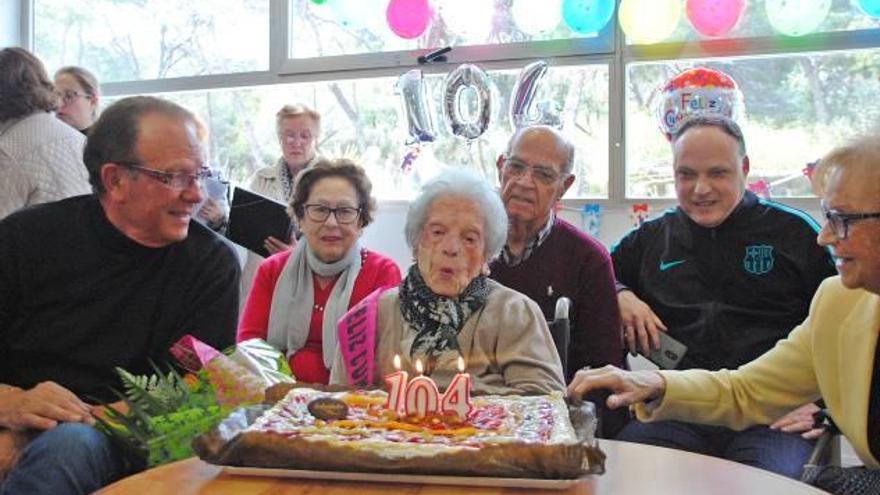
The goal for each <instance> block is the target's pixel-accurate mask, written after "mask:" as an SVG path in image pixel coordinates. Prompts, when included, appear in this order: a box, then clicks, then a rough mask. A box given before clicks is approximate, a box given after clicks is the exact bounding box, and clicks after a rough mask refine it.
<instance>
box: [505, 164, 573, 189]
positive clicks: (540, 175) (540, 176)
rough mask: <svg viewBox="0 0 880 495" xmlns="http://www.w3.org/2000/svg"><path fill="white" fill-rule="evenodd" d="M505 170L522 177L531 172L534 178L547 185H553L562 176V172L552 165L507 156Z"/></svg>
mask: <svg viewBox="0 0 880 495" xmlns="http://www.w3.org/2000/svg"><path fill="white" fill-rule="evenodd" d="M504 170H505V171H507V173H509V174H510V175H512V176H513V177H516V178H520V177H522V176H523V175H525V173H526V172H529V173H531V175H532V179H534V180H536V181H538V182H540V183H542V184H544V185H547V186H550V185H553V184H554V183H555V182H556V181H558V180H559V177H560V174H559V173H558V172H556V171H555V170H553V169H552V168H551V167H546V166H542V165H529V164H527V163H524V162H522V161H520V160H517V159H516V158H506V159H505V160H504Z"/></svg>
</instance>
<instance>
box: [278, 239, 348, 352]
mask: <svg viewBox="0 0 880 495" xmlns="http://www.w3.org/2000/svg"><path fill="white" fill-rule="evenodd" d="M360 271H361V248H360V245H359V244H357V243H355V245H354V246H352V248H351V249H350V250H349V251H348V254H346V256H345V257H343V258H342V259H340V260H339V261H336V262H335V263H324V262H322V261H321V260H319V259H318V257H317V256H315V254H314V252H313V251H312V249H311V248H310V247H309V243H308V242H306V241H305V240H303V241H300V242H299V243H298V244H297V245H296V247H295V248H294V250H293V253H292V254H291V255H290V258H288V259H287V262H286V263H285V264H284V268H282V269H281V274H280V275H279V277H278V281H277V282H276V283H275V291H274V292H273V293H272V306H271V308H270V309H269V328H268V335H267V337H268V338H267V340H268V342H269V344H271V345H272V346H273V347H275V348H276V349H281V350H282V351H286V355H287V357H288V358H290V356H291V355H292V354H293V353H294V352H296V351H298V350H299V349H302V347H303V346H304V345H305V343H306V339H307V338H308V336H309V326H310V324H311V321H312V309H313V308H314V304H315V293H314V287H313V285H312V284H313V282H312V273H313V272H314V273H315V274H317V275H318V276H321V277H332V276H335V275H337V274H340V273H341V275H340V277H339V279H338V280H337V281H336V284H335V285H334V286H333V290H332V291H331V292H330V297H329V298H328V299H327V305H326V306H325V307H324V321H323V324H322V338H323V341H324V342H323V357H324V366H325V367H326V368H327V369H330V368H331V366H332V365H333V359H334V358H335V356H336V346H337V339H336V323H337V322H338V321H339V319H340V318H342V316H343V315H344V314H345V312H346V311H348V303H349V301H350V300H351V291H352V289H353V288H354V281H355V279H357V277H358V274H359V273H360Z"/></svg>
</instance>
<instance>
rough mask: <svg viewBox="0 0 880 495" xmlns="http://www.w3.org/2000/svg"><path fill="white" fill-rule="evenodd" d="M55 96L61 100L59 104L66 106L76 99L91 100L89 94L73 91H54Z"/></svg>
mask: <svg viewBox="0 0 880 495" xmlns="http://www.w3.org/2000/svg"><path fill="white" fill-rule="evenodd" d="M55 96H57V97H58V99H59V100H61V103H63V104H65V105H67V104H68V103H70V102H72V101H73V100H75V99H77V98H91V97H92V94H91V93H84V92H81V91H77V90H75V89H65V90H64V91H55Z"/></svg>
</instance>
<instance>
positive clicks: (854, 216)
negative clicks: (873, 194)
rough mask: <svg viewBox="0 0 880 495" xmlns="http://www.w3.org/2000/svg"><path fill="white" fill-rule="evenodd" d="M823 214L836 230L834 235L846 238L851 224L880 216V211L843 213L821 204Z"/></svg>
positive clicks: (832, 228)
mask: <svg viewBox="0 0 880 495" xmlns="http://www.w3.org/2000/svg"><path fill="white" fill-rule="evenodd" d="M821 208H822V215H823V216H824V217H825V220H827V221H828V225H830V226H831V230H833V231H834V235H835V236H837V238H838V239H841V240H843V239H846V237H847V236H848V235H849V224H851V223H853V222H858V221H859V220H867V219H869V218H880V211H878V212H873V213H843V212H840V211H837V210H832V209H829V208H828V207H826V206H825V204H822V205H821Z"/></svg>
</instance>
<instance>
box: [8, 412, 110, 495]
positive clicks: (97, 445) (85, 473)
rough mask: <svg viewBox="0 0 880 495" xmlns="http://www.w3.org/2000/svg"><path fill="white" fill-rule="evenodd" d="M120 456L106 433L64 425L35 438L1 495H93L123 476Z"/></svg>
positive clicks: (84, 427) (72, 424) (68, 424)
mask: <svg viewBox="0 0 880 495" xmlns="http://www.w3.org/2000/svg"><path fill="white" fill-rule="evenodd" d="M122 469H123V463H122V461H121V457H120V455H119V454H118V453H117V452H116V451H115V449H114V448H113V447H112V445H111V444H110V441H109V440H108V439H107V437H105V436H104V434H103V433H101V432H99V431H98V430H96V429H95V428H93V427H91V426H88V425H86V424H83V423H62V424H60V425H58V426H56V427H55V428H53V429H51V430H47V431H45V432H43V433H41V434H39V435H38V436H37V437H36V438H34V440H33V441H31V443H29V444H28V445H27V447H25V448H24V450H23V451H22V453H21V456H20V457H19V459H18V463H17V464H16V466H15V468H13V469H12V471H10V472H9V474H8V475H7V476H6V480H5V481H3V483H2V484H0V495H18V494H28V495H30V494H42V493H46V494H53V495H56V494H57V495H62V494H68V493H70V494H74V493H76V494H80V493H92V492H93V491H95V490H97V489H99V488H101V487H102V486H104V485H106V484H108V483H110V482H111V481H114V480H115V479H117V478H119V477H120V476H121V475H122Z"/></svg>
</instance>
